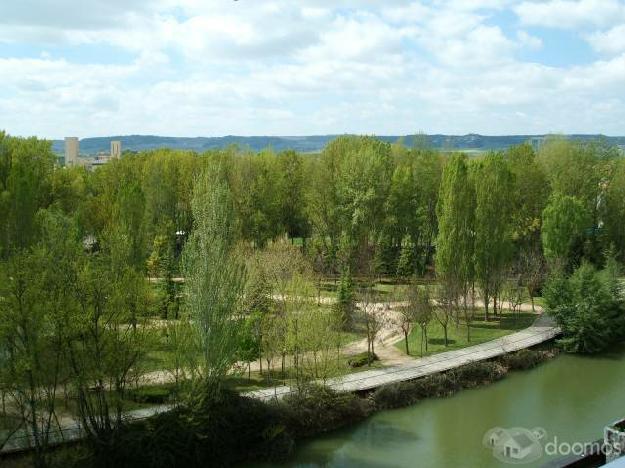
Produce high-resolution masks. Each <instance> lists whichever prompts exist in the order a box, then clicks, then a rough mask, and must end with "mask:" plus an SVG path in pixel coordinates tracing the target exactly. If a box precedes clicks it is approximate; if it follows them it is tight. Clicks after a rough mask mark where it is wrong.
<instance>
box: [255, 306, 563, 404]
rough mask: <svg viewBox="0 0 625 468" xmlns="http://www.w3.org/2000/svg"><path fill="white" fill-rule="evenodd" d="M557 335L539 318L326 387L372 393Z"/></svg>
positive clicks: (268, 393) (269, 393)
mask: <svg viewBox="0 0 625 468" xmlns="http://www.w3.org/2000/svg"><path fill="white" fill-rule="evenodd" d="M559 334H560V328H559V327H557V326H556V324H555V322H554V321H553V319H551V318H550V317H547V316H545V315H542V316H540V317H539V318H538V319H537V320H536V321H535V322H534V323H533V324H532V326H530V327H528V328H526V329H524V330H521V331H519V332H516V333H512V334H510V335H506V336H503V337H501V338H497V339H496V340H492V341H487V342H486V343H482V344H479V345H475V346H469V347H467V348H462V349H458V350H454V351H446V352H443V353H438V354H434V355H432V356H427V357H423V358H419V359H411V360H410V362H403V363H400V364H396V365H393V366H388V367H384V368H382V369H371V370H368V371H364V372H357V373H354V374H349V375H346V376H343V377H338V378H334V379H329V380H328V381H327V382H326V385H327V386H329V387H330V388H332V389H334V390H336V391H340V392H357V391H364V390H371V389H374V388H377V387H380V386H382V385H386V384H391V383H396V382H404V381H407V380H413V379H417V378H419V377H424V376H426V375H430V374H437V373H439V372H444V371H447V370H450V369H454V368H456V367H460V366H463V365H465V364H469V363H471V362H478V361H484V360H486V359H491V358H494V357H497V356H501V355H503V354H507V353H510V352H513V351H519V350H521V349H525V348H529V347H531V346H535V345H537V344H540V343H542V342H544V341H548V340H550V339H552V338H554V337H555V336H557V335H559ZM291 391H292V389H291V387H289V386H280V387H275V388H268V389H262V390H255V391H252V392H247V393H246V395H248V396H251V397H254V398H258V399H261V400H268V399H272V398H281V397H283V396H285V395H287V394H289V393H291Z"/></svg>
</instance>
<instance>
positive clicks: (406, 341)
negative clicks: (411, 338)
mask: <svg viewBox="0 0 625 468" xmlns="http://www.w3.org/2000/svg"><path fill="white" fill-rule="evenodd" d="M404 343H405V344H406V355H407V356H410V351H409V350H408V332H407V331H404Z"/></svg>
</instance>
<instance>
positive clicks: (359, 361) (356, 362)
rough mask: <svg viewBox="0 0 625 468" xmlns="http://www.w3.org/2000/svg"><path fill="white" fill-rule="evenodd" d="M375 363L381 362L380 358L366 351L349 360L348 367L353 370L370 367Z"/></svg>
mask: <svg viewBox="0 0 625 468" xmlns="http://www.w3.org/2000/svg"><path fill="white" fill-rule="evenodd" d="M374 361H379V358H378V356H376V354H375V353H368V352H367V351H364V352H362V353H358V354H355V355H353V356H352V357H350V358H349V359H348V360H347V365H348V366H349V367H352V368H356V367H363V366H368V365H369V364H371V363H372V362H374Z"/></svg>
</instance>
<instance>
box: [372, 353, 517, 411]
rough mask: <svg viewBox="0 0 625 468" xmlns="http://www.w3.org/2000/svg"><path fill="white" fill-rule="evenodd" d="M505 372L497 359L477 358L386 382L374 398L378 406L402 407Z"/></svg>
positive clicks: (485, 381) (486, 380)
mask: <svg viewBox="0 0 625 468" xmlns="http://www.w3.org/2000/svg"><path fill="white" fill-rule="evenodd" d="M505 373H506V369H505V368H504V367H503V366H502V365H501V364H499V363H497V362H488V361H485V362H474V363H471V364H467V365H464V366H462V367H459V368H458V369H454V370H451V371H448V372H445V373H441V374H433V375H428V376H426V377H421V378H419V379H416V380H411V381H408V382H398V383H394V384H389V385H383V386H382V387H379V388H378V389H377V390H375V391H374V392H373V394H372V395H371V400H372V401H373V403H374V405H375V407H376V409H391V408H400V407H402V406H409V405H412V404H414V403H416V402H418V401H419V400H423V399H425V398H433V397H443V396H448V395H451V394H453V393H455V392H456V391H458V390H460V389H461V388H470V387H476V386H478V385H481V384H484V383H487V382H493V381H495V380H499V379H501V378H502V377H503V376H504V375H505Z"/></svg>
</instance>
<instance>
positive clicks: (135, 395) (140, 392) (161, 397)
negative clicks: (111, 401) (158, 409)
mask: <svg viewBox="0 0 625 468" xmlns="http://www.w3.org/2000/svg"><path fill="white" fill-rule="evenodd" d="M171 393H172V389H171V387H170V386H156V385H154V386H149V387H141V388H138V389H136V390H130V391H129V392H128V398H129V399H130V400H132V401H134V402H137V403H150V404H154V405H161V404H164V403H167V402H168V401H169V398H170V396H171Z"/></svg>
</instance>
